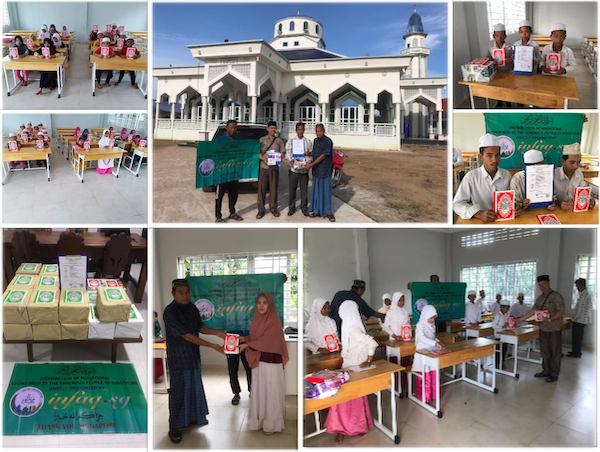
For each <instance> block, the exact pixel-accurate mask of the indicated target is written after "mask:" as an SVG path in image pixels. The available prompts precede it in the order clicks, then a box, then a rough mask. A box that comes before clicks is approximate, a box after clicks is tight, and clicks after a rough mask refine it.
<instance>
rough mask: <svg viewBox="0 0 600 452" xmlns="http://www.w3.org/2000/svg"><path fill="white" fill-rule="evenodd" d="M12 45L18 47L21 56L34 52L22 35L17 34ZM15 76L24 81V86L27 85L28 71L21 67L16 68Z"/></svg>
mask: <svg viewBox="0 0 600 452" xmlns="http://www.w3.org/2000/svg"><path fill="white" fill-rule="evenodd" d="M11 47H15V48H17V49H18V51H19V58H20V57H22V56H27V55H31V54H32V52H31V50H29V49H28V48H27V46H26V45H25V43H24V42H23V38H22V37H21V36H15V39H14V43H13V45H12V46H11ZM11 59H12V58H11ZM15 76H16V77H17V79H18V80H19V81H21V82H23V86H27V71H25V70H21V69H18V70H15Z"/></svg>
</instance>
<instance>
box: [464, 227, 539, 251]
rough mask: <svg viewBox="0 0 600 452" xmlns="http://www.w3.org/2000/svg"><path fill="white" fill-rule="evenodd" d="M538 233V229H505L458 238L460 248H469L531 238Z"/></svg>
mask: <svg viewBox="0 0 600 452" xmlns="http://www.w3.org/2000/svg"><path fill="white" fill-rule="evenodd" d="M539 233H540V230H539V229H526V228H514V229H513V228H510V229H508V228H506V229H496V230H495V231H486V232H478V233H477V234H468V235H463V236H462V237H461V238H460V247H461V248H468V247H470V246H480V245H489V244H491V243H496V242H503V241H506V240H513V239H522V238H527V237H533V236H536V235H538V234H539Z"/></svg>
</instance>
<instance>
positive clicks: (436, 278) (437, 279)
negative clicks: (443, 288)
mask: <svg viewBox="0 0 600 452" xmlns="http://www.w3.org/2000/svg"><path fill="white" fill-rule="evenodd" d="M429 282H440V277H439V276H438V275H431V276H429Z"/></svg>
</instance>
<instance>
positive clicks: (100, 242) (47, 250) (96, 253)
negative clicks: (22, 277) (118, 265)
mask: <svg viewBox="0 0 600 452" xmlns="http://www.w3.org/2000/svg"><path fill="white" fill-rule="evenodd" d="M14 233H15V230H14V229H4V230H3V240H4V256H3V259H4V276H5V278H6V281H11V280H12V279H13V278H14V276H15V270H14V268H13V262H12V256H13V246H12V243H11V242H12V238H13V234H14ZM60 234H61V231H36V232H35V235H36V238H37V240H38V242H40V251H41V254H42V256H41V258H42V263H56V260H57V256H58V247H57V243H58V239H59V238H60ZM109 239H110V237H105V236H104V233H103V232H86V233H85V234H84V236H83V253H82V254H83V255H86V256H88V257H89V258H91V259H96V260H99V259H103V258H104V247H105V246H106V243H107V242H108V241H109ZM147 259H148V242H147V241H146V239H145V238H143V237H142V236H141V235H139V234H131V251H130V253H129V263H128V266H127V267H126V271H125V273H124V277H123V281H124V282H127V281H132V283H133V285H134V286H135V287H136V293H135V297H134V300H133V301H134V302H135V303H141V301H142V298H143V296H144V290H145V288H146V280H147V278H148V268H147ZM135 262H138V263H141V264H142V270H141V272H140V278H139V280H138V282H137V283H136V282H135V280H134V279H133V278H132V276H131V274H130V273H129V268H130V266H131V264H133V263H135Z"/></svg>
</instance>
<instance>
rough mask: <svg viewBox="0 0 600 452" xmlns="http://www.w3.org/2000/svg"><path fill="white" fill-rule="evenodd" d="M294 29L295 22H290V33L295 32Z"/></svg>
mask: <svg viewBox="0 0 600 452" xmlns="http://www.w3.org/2000/svg"><path fill="white" fill-rule="evenodd" d="M294 27H295V24H294V21H293V20H292V21H291V22H290V31H294Z"/></svg>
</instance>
